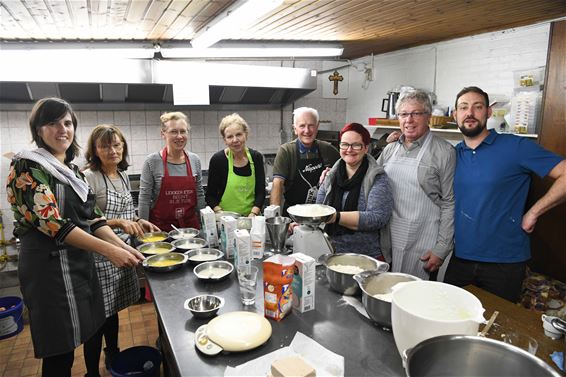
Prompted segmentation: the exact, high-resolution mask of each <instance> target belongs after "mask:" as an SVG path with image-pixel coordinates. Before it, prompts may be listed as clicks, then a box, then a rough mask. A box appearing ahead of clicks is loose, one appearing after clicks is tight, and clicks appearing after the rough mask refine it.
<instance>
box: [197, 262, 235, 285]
mask: <svg viewBox="0 0 566 377" xmlns="http://www.w3.org/2000/svg"><path fill="white" fill-rule="evenodd" d="M232 271H234V266H233V265H232V263H230V262H226V261H215V262H204V263H201V264H199V265H198V266H196V267H195V268H194V269H193V272H194V274H195V275H196V277H197V278H198V279H199V280H203V281H220V280H224V279H226V278H227V277H228V276H229V275H230V274H231V273H232Z"/></svg>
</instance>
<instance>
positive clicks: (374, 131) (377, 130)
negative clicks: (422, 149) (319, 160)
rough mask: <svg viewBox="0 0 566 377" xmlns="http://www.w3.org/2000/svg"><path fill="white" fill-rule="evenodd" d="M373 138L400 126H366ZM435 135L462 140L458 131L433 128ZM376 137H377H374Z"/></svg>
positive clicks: (532, 137)
mask: <svg viewBox="0 0 566 377" xmlns="http://www.w3.org/2000/svg"><path fill="white" fill-rule="evenodd" d="M364 127H365V128H366V129H367V130H368V131H369V133H370V135H371V136H372V137H373V138H376V136H377V135H378V134H381V133H385V132H389V131H399V126H395V125H366V126H364ZM430 130H431V131H432V132H434V133H438V134H440V135H441V136H443V137H444V138H446V139H458V140H460V139H462V134H461V133H460V130H458V129H443V128H433V127H431V129H430ZM374 135H376V136H374ZM514 135H517V136H522V137H528V138H531V139H536V138H537V137H538V135H537V134H514Z"/></svg>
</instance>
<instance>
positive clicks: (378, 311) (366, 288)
mask: <svg viewBox="0 0 566 377" xmlns="http://www.w3.org/2000/svg"><path fill="white" fill-rule="evenodd" d="M353 278H354V280H355V281H357V282H358V284H359V286H360V288H361V290H362V303H363V305H364V308H365V309H366V312H367V313H368V315H369V317H370V318H371V319H372V320H373V321H375V322H377V323H378V324H380V325H381V326H384V327H387V328H391V297H387V296H389V295H390V294H391V292H392V289H391V288H392V287H393V286H394V285H395V284H397V283H402V282H407V281H414V280H421V279H419V278H418V277H416V276H413V275H409V274H403V273H400V272H378V271H365V272H361V273H359V274H356V275H354V276H353ZM378 294H379V295H387V296H385V297H382V298H377V297H375V296H374V295H378Z"/></svg>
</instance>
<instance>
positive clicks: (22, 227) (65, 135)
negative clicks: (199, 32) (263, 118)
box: [7, 98, 265, 377]
mask: <svg viewBox="0 0 566 377" xmlns="http://www.w3.org/2000/svg"><path fill="white" fill-rule="evenodd" d="M77 126H78V124H77V117H76V115H75V113H74V111H73V109H72V108H71V106H70V105H69V104H68V103H67V102H66V101H64V100H62V99H59V98H45V99H42V100H40V101H38V102H37V103H36V104H35V106H34V107H33V109H32V112H31V116H30V121H29V128H30V131H31V134H32V138H33V141H34V143H35V144H36V145H37V147H38V148H37V149H35V150H32V151H22V152H20V153H18V154H16V155H15V156H14V159H13V161H12V164H11V166H10V171H9V174H8V180H7V198H8V202H9V203H10V204H11V207H12V210H13V212H14V216H15V219H16V220H17V227H16V229H15V234H16V235H17V236H18V237H19V238H20V240H21V245H22V248H21V253H20V258H19V279H20V287H21V291H22V295H23V298H24V302H25V303H26V306H27V308H28V310H29V317H30V327H31V332H32V340H33V344H34V352H35V356H36V357H37V358H41V359H43V363H42V375H43V376H57V377H60V376H70V375H71V368H72V365H73V361H74V349H75V348H76V347H78V346H79V345H80V344H84V358H85V364H86V368H87V374H86V376H99V361H100V354H101V351H102V342H103V339H104V342H105V348H104V354H105V363H106V366H107V368H109V366H110V363H111V362H112V360H113V358H114V357H115V356H116V355H117V354H118V352H119V351H120V350H119V347H118V332H119V331H118V330H119V320H118V312H119V311H120V310H122V309H124V308H126V307H128V306H129V305H131V304H133V303H135V302H137V301H138V300H139V296H140V287H139V282H138V276H137V273H136V269H135V267H136V266H137V265H138V263H139V262H140V261H141V260H143V259H144V257H143V255H141V254H140V253H139V252H138V251H137V250H136V249H135V248H133V247H132V246H131V242H130V239H131V238H141V237H142V236H143V235H144V233H146V232H153V231H168V230H171V228H172V226H177V227H194V228H200V220H199V210H200V209H202V208H204V207H205V206H206V205H207V204H208V205H210V206H211V207H213V208H215V210H217V211H220V210H227V211H236V212H238V213H240V214H242V215H250V216H253V215H257V214H259V213H260V211H261V208H262V207H263V201H264V198H265V173H264V167H263V157H262V155H261V154H260V153H259V152H257V151H254V150H252V149H248V148H247V147H246V140H247V137H248V133H249V127H248V125H247V123H246V122H245V120H244V119H242V118H241V117H240V116H239V115H238V114H232V115H230V116H227V117H225V118H224V119H223V120H222V122H221V124H220V127H219V128H220V133H221V135H222V137H223V139H224V140H225V143H226V146H227V148H226V149H224V150H222V151H220V152H218V153H217V154H216V155H215V156H214V157H213V159H212V161H211V169H212V170H211V172H212V174H211V176H212V177H211V178H212V179H211V180H210V181H209V190H208V191H207V195H206V201H205V193H204V190H203V185H202V169H201V162H200V158H199V157H198V156H197V155H196V154H194V153H191V152H187V151H186V145H187V141H188V133H189V129H190V126H189V122H188V119H187V117H186V116H185V115H184V114H183V113H180V112H172V113H166V114H163V115H162V116H161V130H160V132H161V137H162V138H163V140H164V141H165V147H164V148H163V149H162V150H161V151H159V152H156V153H153V154H150V155H149V156H148V157H147V159H146V160H145V162H144V165H143V169H142V174H141V185H140V196H139V208H138V211H139V214H136V210H135V207H134V202H133V198H132V195H131V187H130V181H129V179H128V176H127V174H126V172H125V171H126V169H127V168H128V160H127V158H128V144H127V142H126V139H125V137H124V135H123V134H122V132H121V131H120V129H119V127H117V126H114V125H108V124H101V125H98V126H96V127H95V128H94V129H93V130H92V132H91V134H90V136H89V139H88V142H87V148H86V153H85V158H86V162H87V164H86V166H85V167H84V169H82V170H81V169H79V168H78V167H77V166H76V165H74V164H73V163H72V161H73V160H74V159H75V158H76V157H78V156H79V145H78V143H77V139H76V129H77Z"/></svg>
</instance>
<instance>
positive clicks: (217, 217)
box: [214, 211, 241, 223]
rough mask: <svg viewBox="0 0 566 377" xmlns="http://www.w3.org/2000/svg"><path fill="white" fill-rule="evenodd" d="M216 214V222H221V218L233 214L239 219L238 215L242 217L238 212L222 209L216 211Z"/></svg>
mask: <svg viewBox="0 0 566 377" xmlns="http://www.w3.org/2000/svg"><path fill="white" fill-rule="evenodd" d="M214 216H216V222H218V223H219V222H220V218H221V217H222V216H232V217H233V218H235V219H237V218H238V217H240V216H241V215H240V214H239V213H238V212H230V211H220V212H216V213H215V214H214Z"/></svg>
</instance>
